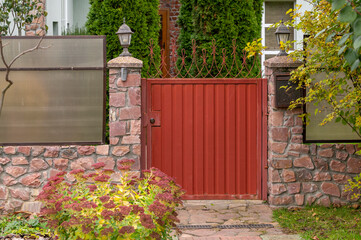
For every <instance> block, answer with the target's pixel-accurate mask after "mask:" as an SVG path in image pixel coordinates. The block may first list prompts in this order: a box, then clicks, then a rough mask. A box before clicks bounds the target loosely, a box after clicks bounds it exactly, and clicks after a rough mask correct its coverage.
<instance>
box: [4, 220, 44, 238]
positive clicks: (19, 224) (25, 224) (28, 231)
mask: <svg viewBox="0 0 361 240" xmlns="http://www.w3.org/2000/svg"><path fill="white" fill-rule="evenodd" d="M10 234H16V235H20V236H27V237H32V239H33V238H34V237H35V238H37V236H38V235H41V236H47V235H49V229H48V228H47V226H46V223H45V222H43V221H41V220H40V219H39V218H38V217H36V216H35V217H34V218H31V219H30V218H29V217H28V216H25V214H15V215H11V216H4V217H2V218H1V219H0V236H7V235H10Z"/></svg>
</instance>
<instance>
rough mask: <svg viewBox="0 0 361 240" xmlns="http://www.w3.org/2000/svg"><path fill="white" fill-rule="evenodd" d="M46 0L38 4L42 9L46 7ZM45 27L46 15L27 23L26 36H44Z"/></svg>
mask: <svg viewBox="0 0 361 240" xmlns="http://www.w3.org/2000/svg"><path fill="white" fill-rule="evenodd" d="M45 1H46V0H42V1H41V3H39V4H38V5H40V7H41V8H42V9H45V5H46V4H45V3H46V2H45ZM45 10H46V9H45ZM44 28H45V17H44V16H41V17H40V18H35V19H34V20H33V21H32V23H31V24H27V25H25V36H43V35H44V33H45V31H44Z"/></svg>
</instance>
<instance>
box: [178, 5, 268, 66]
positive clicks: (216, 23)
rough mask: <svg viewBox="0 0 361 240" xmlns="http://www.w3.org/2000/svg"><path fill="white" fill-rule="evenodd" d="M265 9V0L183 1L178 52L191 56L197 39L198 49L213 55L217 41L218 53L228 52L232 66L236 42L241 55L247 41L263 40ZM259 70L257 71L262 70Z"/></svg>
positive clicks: (229, 62)
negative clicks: (213, 43)
mask: <svg viewBox="0 0 361 240" xmlns="http://www.w3.org/2000/svg"><path fill="white" fill-rule="evenodd" d="M262 6H263V0H181V9H180V16H179V25H180V27H181V32H180V36H179V49H183V48H184V49H185V50H186V53H187V55H188V56H189V55H190V54H191V41H192V39H195V40H196V43H197V46H199V48H201V49H207V52H208V53H210V52H211V44H212V39H215V40H216V44H217V49H218V54H221V52H220V51H221V49H222V48H225V49H226V50H227V56H228V59H227V64H228V65H229V66H230V65H231V60H232V58H231V57H230V56H231V53H232V40H233V39H235V40H236V41H237V50H238V52H237V54H238V55H239V56H240V55H241V53H242V50H243V48H244V47H245V46H246V44H247V42H252V41H253V40H255V39H257V38H259V37H260V35H261V20H262ZM188 62H189V59H188ZM257 67H258V68H257V69H255V70H254V72H258V71H259V67H260V65H258V66H257Z"/></svg>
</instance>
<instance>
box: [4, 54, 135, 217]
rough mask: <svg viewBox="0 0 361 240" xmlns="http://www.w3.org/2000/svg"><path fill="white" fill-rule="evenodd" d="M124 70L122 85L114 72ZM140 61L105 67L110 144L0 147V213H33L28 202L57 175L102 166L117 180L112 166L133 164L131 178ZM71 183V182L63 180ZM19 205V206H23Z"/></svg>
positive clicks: (118, 60) (33, 207)
mask: <svg viewBox="0 0 361 240" xmlns="http://www.w3.org/2000/svg"><path fill="white" fill-rule="evenodd" d="M121 67H126V68H128V71H129V75H128V78H127V81H125V82H123V81H122V80H121V79H120V68H121ZM141 67H142V61H140V60H138V59H135V58H132V57H118V58H116V59H113V60H111V61H110V62H109V63H108V68H109V69H110V70H109V92H110V94H109V98H110V99H109V108H110V109H109V115H110V119H109V126H110V144H107V145H98V146H80V145H79V146H75V145H72V146H6V147H0V180H1V181H0V206H3V207H4V208H5V210H6V211H12V210H14V209H15V210H18V209H20V208H21V207H23V210H27V211H38V210H39V204H38V203H36V202H34V201H35V198H36V196H37V195H38V194H39V191H40V189H41V187H42V186H43V185H44V183H45V182H46V180H47V178H49V177H51V176H54V175H55V174H56V173H58V172H60V171H70V170H72V169H79V168H81V169H85V170H89V169H90V168H91V165H92V164H93V163H95V162H105V164H106V168H109V169H113V170H115V171H116V172H115V173H114V174H113V176H112V177H113V179H115V180H116V179H119V177H120V172H119V171H117V164H118V161H119V160H121V159H125V158H126V159H134V160H135V161H136V164H134V166H133V169H132V170H133V171H134V174H139V168H140V155H141V148H140V129H141V128H140V124H141V123H140V115H141V110H140V104H141V96H140V85H141V79H140V69H141ZM68 179H69V180H71V176H70V175H68ZM24 202H25V204H23V203H24Z"/></svg>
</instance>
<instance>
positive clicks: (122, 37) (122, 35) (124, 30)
mask: <svg viewBox="0 0 361 240" xmlns="http://www.w3.org/2000/svg"><path fill="white" fill-rule="evenodd" d="M123 21H124V22H123V24H122V26H120V28H119V29H118V31H117V35H118V37H119V41H120V45H121V46H122V47H123V52H122V53H121V54H120V55H119V57H130V56H132V54H131V53H130V52H129V51H128V47H129V46H130V40H131V38H132V34H133V32H132V30H131V29H130V27H129V26H128V25H127V24H125V18H124V20H123Z"/></svg>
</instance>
